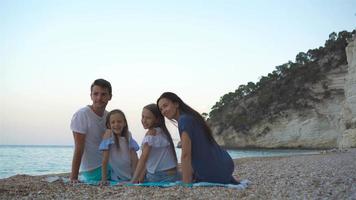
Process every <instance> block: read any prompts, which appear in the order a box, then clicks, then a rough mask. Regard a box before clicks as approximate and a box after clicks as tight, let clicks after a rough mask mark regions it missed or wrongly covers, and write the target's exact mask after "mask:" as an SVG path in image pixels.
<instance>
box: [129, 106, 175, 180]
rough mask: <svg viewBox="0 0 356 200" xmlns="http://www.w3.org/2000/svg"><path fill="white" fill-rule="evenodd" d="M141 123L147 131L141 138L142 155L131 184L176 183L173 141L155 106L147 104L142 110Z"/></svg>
mask: <svg viewBox="0 0 356 200" xmlns="http://www.w3.org/2000/svg"><path fill="white" fill-rule="evenodd" d="M141 122H142V125H143V127H144V128H145V129H148V131H147V133H146V135H145V137H144V138H143V141H142V146H141V149H142V154H141V157H140V160H139V161H138V164H137V168H136V170H135V173H134V175H133V178H132V180H131V182H132V183H140V182H143V180H145V182H175V181H177V179H178V178H179V175H178V173H177V156H176V152H175V149H174V144H173V140H172V137H171V135H170V134H169V132H168V130H167V127H166V125H165V122H164V117H163V115H162V114H161V112H160V111H159V110H158V107H157V105H156V104H149V105H147V106H145V107H144V108H143V110H142V119H141ZM146 170H147V173H146V175H145V172H146Z"/></svg>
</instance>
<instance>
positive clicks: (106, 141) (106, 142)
mask: <svg viewBox="0 0 356 200" xmlns="http://www.w3.org/2000/svg"><path fill="white" fill-rule="evenodd" d="M111 144H115V142H114V140H112V138H106V139H103V140H102V141H101V143H100V145H99V150H100V151H105V150H109V148H110V145H111Z"/></svg>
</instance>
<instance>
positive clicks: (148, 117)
mask: <svg viewBox="0 0 356 200" xmlns="http://www.w3.org/2000/svg"><path fill="white" fill-rule="evenodd" d="M141 122H142V125H143V128H144V129H150V128H153V127H154V126H155V124H156V123H157V118H156V116H155V115H154V114H153V113H152V112H151V111H150V110H148V109H146V108H144V109H143V110H142V118H141Z"/></svg>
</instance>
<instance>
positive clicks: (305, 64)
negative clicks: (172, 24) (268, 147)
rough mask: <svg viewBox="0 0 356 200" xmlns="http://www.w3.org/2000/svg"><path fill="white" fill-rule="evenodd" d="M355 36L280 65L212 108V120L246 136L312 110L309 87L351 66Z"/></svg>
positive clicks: (333, 38)
mask: <svg viewBox="0 0 356 200" xmlns="http://www.w3.org/2000/svg"><path fill="white" fill-rule="evenodd" d="M355 33H356V31H355V30H353V31H352V32H347V31H341V32H339V33H338V34H336V33H335V32H333V33H331V34H330V35H329V39H328V40H326V42H325V45H324V47H319V48H315V49H310V50H308V51H307V52H306V53H305V52H299V53H298V54H297V55H296V58H295V62H292V61H288V62H287V63H284V64H282V65H278V66H276V69H275V70H274V71H273V72H271V73H269V74H268V75H267V76H262V77H261V78H260V80H259V81H258V82H257V83H253V82H248V83H247V85H240V86H239V87H238V88H237V89H236V90H235V91H234V92H229V93H227V94H225V95H223V96H222V97H221V98H220V100H219V101H218V102H216V104H215V105H214V106H213V107H212V110H211V112H210V113H209V117H210V119H209V120H210V121H211V122H214V123H219V124H220V126H223V127H227V126H232V127H234V128H235V130H237V131H242V132H243V131H245V132H246V131H248V129H249V127H251V126H252V125H253V124H254V123H257V122H258V121H260V120H262V119H269V120H273V118H274V116H276V115H280V114H281V112H282V111H283V110H286V109H306V108H308V103H307V102H308V101H318V99H316V98H315V97H313V95H310V92H309V91H310V89H309V88H308V84H314V83H317V82H320V81H322V80H324V79H325V74H326V72H328V71H330V70H331V69H333V68H335V67H338V66H341V65H345V64H346V63H347V61H346V53H345V47H346V45H347V39H349V38H351V37H352V35H353V34H355ZM321 61H323V62H321ZM323 87H327V86H326V85H323ZM226 113H227V114H226Z"/></svg>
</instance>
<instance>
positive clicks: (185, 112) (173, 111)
mask: <svg viewBox="0 0 356 200" xmlns="http://www.w3.org/2000/svg"><path fill="white" fill-rule="evenodd" d="M157 105H158V108H159V109H160V111H161V113H162V115H163V116H165V117H166V118H168V119H170V120H175V121H176V122H178V129H179V135H180V137H181V143H182V155H181V162H182V175H183V182H184V183H191V182H193V181H194V182H213V183H233V184H238V182H237V181H236V180H235V179H234V178H233V176H232V173H233V171H234V163H233V161H232V159H231V157H230V155H229V154H228V153H227V152H226V151H225V150H223V149H222V148H220V146H219V145H218V144H217V143H216V141H215V140H214V138H213V136H212V133H211V130H210V128H209V127H208V125H207V124H206V122H205V120H204V118H203V117H202V116H201V115H200V114H199V113H198V112H197V111H195V110H194V109H192V108H191V107H189V106H188V105H187V104H185V103H184V102H183V101H182V100H181V99H180V98H179V97H178V96H177V95H176V94H174V93H172V92H165V93H163V94H162V95H161V96H160V97H159V98H158V100H157Z"/></svg>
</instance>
